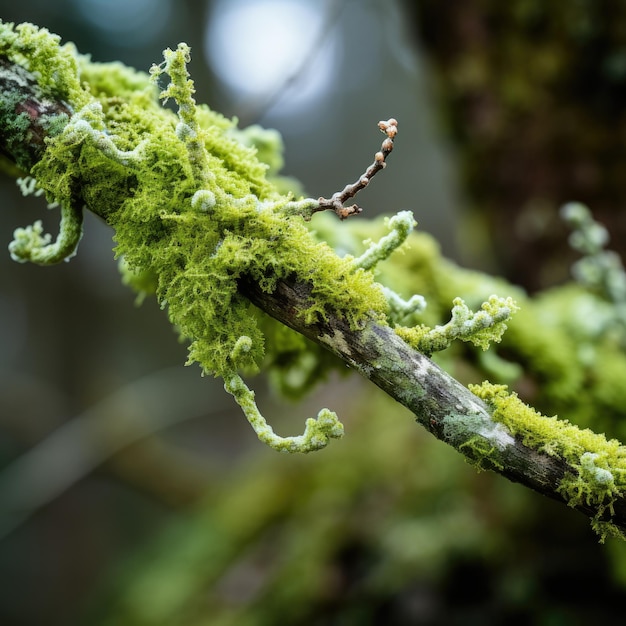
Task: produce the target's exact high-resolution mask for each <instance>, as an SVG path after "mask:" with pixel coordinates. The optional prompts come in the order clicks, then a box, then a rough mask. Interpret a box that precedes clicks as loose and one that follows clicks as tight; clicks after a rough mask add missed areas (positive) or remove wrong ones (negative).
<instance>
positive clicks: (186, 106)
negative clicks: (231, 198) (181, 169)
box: [150, 43, 209, 187]
mask: <svg viewBox="0 0 626 626" xmlns="http://www.w3.org/2000/svg"><path fill="white" fill-rule="evenodd" d="M163 57H164V61H163V63H161V64H160V65H153V66H152V68H151V69H150V75H151V76H152V78H153V80H155V81H157V80H158V78H159V77H160V76H161V75H162V74H168V75H169V77H170V79H171V82H170V83H169V85H168V86H167V88H166V89H164V90H163V91H162V92H161V94H160V98H162V99H163V101H164V102H167V100H168V99H169V98H172V99H173V100H174V101H175V102H176V104H177V106H178V117H179V119H180V121H179V123H178V124H177V126H176V136H177V137H178V138H179V139H180V140H181V141H182V142H183V143H184V144H185V145H186V147H187V151H188V153H189V162H190V164H191V167H192V171H193V175H194V178H195V180H196V183H197V184H198V185H199V186H200V187H203V186H204V185H206V183H207V181H208V178H209V167H208V162H207V156H206V152H205V146H204V143H203V141H202V137H201V128H200V125H199V124H198V119H197V115H196V110H197V109H196V101H195V100H194V98H193V94H194V93H195V88H194V84H193V81H192V80H191V79H190V78H189V72H188V71H187V64H188V63H189V62H190V61H191V49H190V48H189V46H188V45H187V44H185V43H180V44H178V48H177V49H176V50H171V49H170V48H167V49H166V50H164V52H163Z"/></svg>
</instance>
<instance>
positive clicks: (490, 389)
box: [469, 382, 626, 538]
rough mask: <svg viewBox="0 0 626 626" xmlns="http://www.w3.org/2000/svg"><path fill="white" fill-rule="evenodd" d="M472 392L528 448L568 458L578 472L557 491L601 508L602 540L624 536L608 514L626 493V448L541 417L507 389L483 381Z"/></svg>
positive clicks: (571, 502) (572, 500)
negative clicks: (612, 535)
mask: <svg viewBox="0 0 626 626" xmlns="http://www.w3.org/2000/svg"><path fill="white" fill-rule="evenodd" d="M469 388H470V391H472V393H474V394H475V395H477V396H478V397H479V398H482V399H483V400H484V401H485V402H487V404H488V405H489V406H490V407H491V409H492V411H493V413H492V415H493V419H494V420H495V421H497V422H499V423H501V424H504V425H505V426H506V427H507V429H508V430H509V431H510V432H511V433H512V434H513V435H514V436H516V437H519V438H520V439H521V441H522V443H523V444H524V445H526V446H528V447H530V448H533V449H535V450H539V451H540V452H545V453H547V454H549V455H551V456H558V457H560V458H562V459H564V460H565V461H566V462H567V463H568V464H569V465H570V466H571V467H572V468H573V469H574V473H570V474H568V475H567V476H566V477H565V478H564V479H563V480H562V481H561V484H560V485H559V486H558V492H559V493H561V494H562V495H563V496H564V497H565V498H566V500H567V501H568V504H569V505H570V506H577V505H579V504H587V505H590V506H595V507H597V514H596V516H595V517H594V519H593V527H594V529H595V530H597V531H599V532H600V533H601V537H602V538H604V536H605V535H606V534H607V532H609V533H612V534H616V533H617V534H619V531H618V530H617V529H616V528H615V527H614V526H611V524H610V522H609V523H607V520H606V516H607V515H609V516H610V515H612V514H613V503H614V502H615V500H616V499H617V498H621V497H623V495H624V492H625V491H626V446H623V445H622V444H621V443H620V442H619V441H617V440H616V439H607V438H606V437H605V436H604V435H601V434H597V433H594V432H593V431H591V430H589V429H586V428H585V429H581V428H578V427H577V426H575V425H574V424H571V423H570V422H568V421H567V420H559V419H557V418H556V417H546V416H545V415H542V414H541V413H539V412H538V411H536V410H535V409H533V408H531V407H529V406H528V405H527V404H525V403H524V402H522V401H521V400H520V399H519V398H518V396H517V394H515V393H509V392H508V390H507V387H506V385H493V384H491V383H489V382H483V383H482V384H481V385H470V386H469Z"/></svg>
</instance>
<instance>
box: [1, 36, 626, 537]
mask: <svg viewBox="0 0 626 626" xmlns="http://www.w3.org/2000/svg"><path fill="white" fill-rule="evenodd" d="M33 28H34V27H30V26H28V27H23V28H22V29H21V30H19V27H18V28H17V29H13V28H12V27H11V26H10V25H9V26H7V25H3V32H2V37H0V64H1V67H2V76H0V80H2V81H3V82H2V84H3V85H8V86H9V87H10V88H8V89H7V91H6V92H3V93H2V96H1V97H0V113H1V114H2V117H1V118H0V150H1V151H2V153H3V154H4V155H5V156H6V157H7V158H9V159H11V160H12V161H13V162H14V163H17V164H18V166H19V167H20V168H21V169H22V170H25V171H27V172H29V173H31V174H32V175H34V176H35V178H36V179H37V182H38V185H41V188H42V189H44V190H45V192H46V195H47V197H48V199H49V200H50V201H58V202H59V203H60V204H61V206H62V207H74V209H72V210H73V211H74V212H76V211H79V210H80V208H81V207H82V206H83V205H84V206H86V207H87V208H88V209H90V210H92V211H94V212H95V213H97V214H98V215H100V216H101V217H102V218H103V219H105V220H106V221H107V222H108V223H109V224H110V225H111V226H113V228H115V229H116V237H117V239H118V244H119V245H118V253H119V254H121V255H123V257H124V262H125V267H126V268H127V272H128V275H129V276H133V275H136V276H138V281H139V280H140V281H141V283H142V284H145V285H151V287H150V288H153V289H155V291H156V293H157V297H158V298H159V299H160V301H161V303H162V305H163V306H164V307H167V309H168V313H169V315H170V318H171V319H172V321H173V322H175V323H176V325H177V326H178V327H179V328H180V331H181V333H182V334H183V335H184V336H185V337H188V338H190V339H191V342H192V343H191V348H190V360H195V361H198V362H199V363H201V364H202V366H203V368H204V369H205V370H206V371H209V372H212V373H214V374H217V375H220V376H222V377H223V378H224V380H225V381H226V388H227V390H228V391H229V392H230V393H232V394H233V395H234V396H235V398H236V400H237V402H238V403H239V404H240V405H241V406H242V408H243V409H244V412H245V413H246V415H247V417H248V419H249V420H250V421H251V423H252V424H253V426H254V427H255V430H256V431H257V433H258V434H259V436H260V437H261V438H264V439H267V440H268V441H270V440H271V441H270V443H272V442H273V443H275V444H276V447H279V448H281V449H288V450H291V449H315V448H318V447H322V446H323V445H325V443H326V441H327V440H328V438H329V437H337V436H340V434H341V432H340V431H341V426H340V424H339V423H338V422H337V421H336V418H335V417H334V415H333V414H332V413H331V412H330V411H327V410H324V411H322V412H321V413H320V415H319V416H318V420H317V421H315V420H309V421H308V422H307V430H306V431H305V433H304V435H303V436H301V438H297V437H296V438H286V439H281V438H278V439H275V435H274V434H273V432H272V431H271V429H270V428H269V427H268V426H267V424H266V423H265V421H264V420H263V418H262V416H261V415H260V413H259V412H258V409H257V408H256V405H255V404H254V394H253V392H251V391H250V390H249V389H248V387H247V386H246V385H245V383H244V382H243V379H242V378H241V376H240V375H239V374H238V372H239V371H240V370H242V369H243V370H254V369H258V368H259V367H260V363H261V360H262V358H263V338H262V334H261V331H260V329H259V328H258V325H257V321H256V317H254V316H251V314H250V303H252V304H254V305H256V306H257V307H258V308H259V309H261V310H262V311H264V312H265V313H267V314H268V315H269V316H271V318H273V319H275V320H278V321H279V322H280V323H281V324H283V325H285V326H287V327H289V328H291V329H293V330H295V331H297V333H299V334H301V335H302V336H304V337H306V338H308V339H310V340H311V341H312V342H314V344H317V345H318V346H321V347H323V348H324V349H325V350H327V351H329V352H331V353H332V354H333V355H335V356H336V357H338V358H339V359H341V361H342V362H343V363H345V364H347V365H348V366H349V367H351V368H352V369H355V370H357V371H358V372H360V373H361V374H362V375H363V376H365V377H366V378H368V379H369V380H371V381H372V382H374V383H375V384H376V385H378V386H379V387H380V388H381V389H383V390H384V391H385V392H386V393H387V394H389V395H390V396H391V397H393V398H395V399H396V400H397V401H398V402H400V403H401V404H403V405H404V406H406V407H407V408H409V409H410V410H411V411H412V412H413V413H414V414H415V415H416V417H417V420H418V421H419V422H420V423H421V424H422V425H423V426H424V427H425V428H426V429H427V430H429V431H430V432H431V433H433V434H434V435H435V436H436V437H438V438H439V439H441V440H443V441H445V442H446V443H448V444H450V445H452V446H453V447H454V448H456V449H457V450H459V451H460V452H461V453H463V454H464V455H465V456H466V457H467V458H468V459H469V460H470V461H472V462H473V463H475V464H476V465H477V466H478V467H480V468H484V469H491V470H494V471H496V472H498V473H500V474H502V475H504V476H506V477H507V478H509V479H511V480H513V481H516V482H520V483H522V484H524V485H526V486H528V487H530V488H532V489H534V490H536V491H539V492H540V493H543V494H545V495H548V496H550V497H552V498H556V499H558V500H561V501H563V502H566V503H568V504H569V505H570V506H573V507H574V508H576V509H578V510H580V511H582V512H584V513H585V514H587V515H588V516H590V517H591V518H592V520H593V521H594V525H595V527H596V528H597V529H598V530H599V531H600V532H601V533H605V532H607V531H615V532H618V533H620V532H626V461H625V459H626V448H624V447H623V446H621V445H620V444H619V443H618V442H615V441H607V440H606V438H604V437H603V436H601V435H595V434H594V433H591V432H590V431H583V430H580V429H576V428H575V427H573V426H570V425H568V427H564V426H563V424H564V423H563V422H559V421H558V420H554V419H552V418H546V417H544V416H541V415H539V414H538V413H536V412H534V411H532V409H530V408H528V407H526V406H525V405H523V404H522V403H521V402H520V401H519V400H518V399H517V398H516V396H514V395H511V394H508V393H507V392H506V391H505V390H504V389H503V388H501V387H493V386H492V387H490V386H488V385H483V386H482V387H476V388H474V391H475V393H472V391H470V390H469V389H467V388H466V387H464V386H463V385H462V384H460V383H459V382H458V381H456V380H455V379H454V378H453V377H451V376H450V375H449V374H447V373H446V372H444V371H443V370H442V369H441V368H440V367H438V366H437V365H436V364H435V363H433V362H432V361H431V360H430V359H428V358H427V357H426V356H425V355H424V354H422V353H421V352H419V351H418V350H416V349H414V348H413V347H411V345H410V343H411V342H407V341H405V340H404V339H403V338H402V337H401V336H400V335H401V334H402V333H398V332H396V331H395V330H394V328H392V327H391V326H390V325H389V322H390V321H392V322H393V321H395V320H394V315H395V316H396V318H397V319H400V318H401V317H402V316H407V315H411V314H413V313H415V312H417V311H420V310H421V309H423V304H424V303H423V300H422V299H420V298H419V297H415V296H414V297H413V298H411V299H409V300H408V301H404V300H403V299H402V298H400V297H399V296H397V295H394V297H392V298H385V290H384V289H383V288H381V286H380V285H378V284H377V283H375V281H374V279H373V274H372V272H371V271H369V270H370V268H372V267H373V266H374V265H376V263H377V262H378V261H380V260H382V259H384V258H386V256H388V255H389V254H390V253H391V252H392V251H393V250H394V249H395V248H396V247H397V246H398V245H400V243H402V241H404V239H405V238H406V237H407V235H408V232H409V231H410V230H411V228H412V227H413V220H412V216H411V217H410V218H409V216H408V215H403V214H400V215H399V216H398V217H397V218H395V219H396V221H395V222H393V223H392V222H390V227H391V228H392V233H390V234H389V235H388V236H386V237H383V239H381V240H380V241H379V243H378V244H373V245H372V246H370V248H369V250H368V251H366V252H365V253H364V254H363V255H361V256H360V257H358V258H356V259H354V258H352V257H346V258H343V259H340V258H339V257H337V256H336V255H335V254H334V253H333V252H332V250H331V249H330V248H329V247H328V246H325V245H324V244H318V243H313V241H312V238H311V237H310V235H309V234H308V231H307V230H306V229H305V228H304V226H303V225H302V219H301V217H310V216H311V215H312V213H315V212H316V211H317V210H323V209H325V208H331V209H332V210H334V211H335V212H336V213H337V214H338V215H339V217H341V218H343V217H347V215H348V214H353V213H358V212H359V211H360V209H358V207H357V208H354V207H347V208H344V202H345V201H346V200H347V199H348V198H351V197H353V196H354V194H355V193H357V192H358V191H359V190H360V189H362V188H363V187H365V185H367V184H368V182H369V180H370V179H371V176H373V175H374V174H375V173H376V172H378V171H380V170H381V169H382V168H383V166H384V164H385V159H386V157H387V156H388V154H389V153H390V151H391V149H392V147H393V139H394V137H395V135H396V133H397V122H396V121H395V120H393V119H392V120H388V121H387V122H383V123H382V126H381V130H383V132H384V133H385V134H386V135H387V138H386V139H385V141H384V143H383V146H382V150H381V152H379V153H377V154H376V157H375V161H374V163H373V165H372V166H370V168H368V170H367V171H366V174H365V175H364V176H362V177H360V178H359V180H358V181H357V182H356V183H354V184H352V185H348V186H347V187H346V188H345V189H344V190H343V191H341V192H338V193H337V194H334V195H333V196H332V197H331V199H330V200H324V199H320V200H318V201H307V204H306V207H307V208H306V210H307V211H309V214H308V215H304V214H302V213H301V214H300V217H298V216H297V213H298V211H297V210H295V209H294V207H297V206H298V202H300V201H294V200H293V199H291V198H286V197H284V196H280V195H279V194H277V192H276V190H275V188H274V187H273V186H272V184H271V183H270V182H268V181H267V180H266V178H265V169H266V168H264V167H263V165H262V164H260V163H259V162H258V161H257V160H256V159H255V157H254V153H253V152H252V151H250V150H249V149H247V148H245V147H244V146H242V145H241V144H240V143H239V142H237V141H236V139H234V138H232V136H229V135H228V129H229V128H230V124H229V123H228V122H227V121H225V120H224V119H223V118H221V117H219V116H217V115H216V114H214V113H213V112H211V111H209V110H208V109H207V108H205V107H201V106H196V105H195V102H194V101H193V98H192V94H193V86H192V84H190V82H189V80H188V76H187V73H186V68H185V62H186V60H187V59H188V55H189V50H188V48H187V47H186V46H181V47H179V49H178V50H177V51H175V52H172V51H168V52H167V53H166V62H165V64H164V65H162V66H158V67H157V68H156V69H154V70H153V74H154V75H155V77H158V76H159V75H161V74H164V73H167V74H169V76H170V78H171V80H172V83H171V84H170V86H169V87H167V88H166V89H165V90H164V91H163V92H162V96H163V97H172V98H174V99H175V100H176V103H177V104H178V107H179V112H178V118H176V117H174V118H173V117H172V115H171V112H169V111H166V110H163V109H159V108H157V107H155V105H154V101H155V100H156V96H157V95H158V94H155V90H154V87H153V84H151V83H150V80H149V79H147V78H144V77H142V76H140V75H138V74H129V73H125V74H124V75H123V77H121V76H118V79H119V80H118V83H117V84H115V73H116V72H118V71H119V68H111V67H110V68H108V71H107V72H102V71H101V72H100V73H99V74H96V73H94V74H92V75H90V74H89V72H90V71H95V70H93V68H91V67H90V66H89V64H88V62H87V61H86V60H84V59H83V60H82V61H81V59H80V58H78V57H76V55H75V51H74V50H73V49H70V48H62V47H59V46H58V41H57V40H54V38H53V41H52V43H51V40H50V37H51V36H49V35H48V38H46V37H44V36H42V35H41V32H42V31H37V30H33ZM20 36H22V38H23V41H22V42H21V43H19V42H18V43H19V45H18V43H16V41H17V40H19V39H20ZM39 40H42V41H43V43H41V45H40V47H39V48H37V44H36V42H37V41H39ZM55 41H56V46H57V47H56V57H54V50H55V47H54V46H55V44H54V42H55ZM35 49H37V50H44V51H46V55H43V56H42V54H39V56H37V54H35V53H34V52H33V50H35ZM29 51H30V52H29ZM31 52H32V53H33V54H32V58H31V57H30V56H29V54H30V53H31ZM50 56H52V57H54V58H55V59H56V61H55V62H54V63H51V62H50ZM72 59H78V60H74V61H72ZM29 61H32V63H30V62H29ZM80 63H83V64H82V65H81V71H82V75H81V79H83V82H82V84H83V85H86V87H85V88H84V90H83V91H81V88H80V87H79V85H80V84H81V82H80V81H79V80H78V74H77V72H76V71H75V69H76V66H77V65H80ZM42 64H45V67H46V69H45V71H44V70H41V71H40V69H39V68H41V67H42ZM50 68H52V69H50ZM72 68H73V69H72ZM55 72H56V73H55ZM72 72H73V73H72ZM112 75H113V79H111V76H112ZM36 76H38V77H39V78H36ZM54 78H56V81H55V80H54ZM90 80H91V81H92V83H93V90H94V92H97V93H99V94H104V95H100V96H99V97H100V100H99V101H97V102H96V101H95V100H94V97H93V96H91V95H90V93H89V91H88V89H89V81H90ZM106 80H112V81H113V84H107V83H105V81H106ZM107 93H108V94H109V97H107V96H106V94H107ZM64 98H65V99H66V100H67V102H66V101H65V100H64ZM124 98H125V104H124V105H122V104H121V102H122V101H124ZM99 102H101V105H102V106H100V107H99V106H97V105H98V103H99ZM50 111H53V112H54V113H50ZM75 111H76V112H77V113H76V112H75ZM25 112H27V114H26V115H24V113H25ZM137 112H139V113H140V115H138V114H137ZM133 114H134V115H135V122H134V125H131V124H129V123H128V119H130V118H131V117H132V115H133ZM51 116H52V117H54V119H51ZM44 117H45V119H44ZM302 206H304V205H300V207H302ZM316 206H317V208H315V207H316ZM355 206H356V205H355ZM357 209H358V210H357ZM344 211H347V213H344ZM68 219H69V218H68ZM62 230H63V229H62ZM33 234H37V233H34V231H33ZM65 234H67V233H65ZM31 238H32V237H31ZM18 239H19V236H18ZM70 239H72V237H70ZM73 239H76V237H73ZM41 240H43V238H42V237H41V236H40V233H39V238H37V237H35V241H34V242H31V243H34V247H35V248H38V249H41V248H42V241H41ZM27 243H28V242H27ZM44 243H46V244H47V242H46V241H44ZM23 247H24V246H22V247H20V248H19V254H18V256H19V257H20V258H23V257H25V256H27V251H26V250H25V249H22V248H23ZM61 247H63V246H61ZM63 249H64V251H65V248H63ZM14 252H16V250H14ZM57 252H58V251H57ZM53 256H55V255H53ZM56 256H63V255H61V254H58V255H56ZM56 256H55V258H56ZM146 273H148V274H151V275H152V276H153V278H152V279H147V278H146ZM129 280H130V281H131V282H132V280H133V279H132V278H129ZM388 300H390V301H391V302H388ZM455 306H456V307H457V308H458V311H457V315H456V318H454V319H453V321H452V322H451V324H449V325H448V330H449V331H450V332H452V334H455V333H456V335H458V336H463V338H466V339H469V340H470V341H472V337H473V336H474V335H473V333H474V332H475V331H480V332H483V331H484V330H485V328H490V329H492V330H493V332H494V333H495V335H490V336H489V337H488V338H489V339H490V340H494V339H495V340H497V339H499V336H500V334H501V331H502V330H503V328H504V327H503V324H504V322H505V321H506V320H507V319H508V316H509V314H510V313H511V311H512V310H513V309H514V307H515V305H514V304H513V303H512V301H509V300H505V299H501V300H499V299H494V300H491V299H490V301H489V302H488V303H487V304H486V305H485V306H486V307H487V308H485V307H483V311H482V312H481V311H479V312H478V313H475V314H474V313H472V312H471V311H470V309H469V308H468V307H466V306H465V305H464V303H461V302H457V303H456V304H455ZM507 307H508V309H509V310H508V312H505V311H504V309H505V308H507ZM442 329H443V330H441V332H444V333H445V332H446V331H445V328H444V327H442ZM431 334H432V333H431ZM435 334H437V337H439V334H440V331H438V330H436V333H435ZM448 334H450V333H448ZM244 337H245V338H246V347H247V349H246V350H243V349H241V347H242V343H241V340H242V338H244ZM485 337H486V336H483V335H480V336H478V335H476V336H474V338H475V339H476V341H478V343H479V344H480V345H481V346H482V345H483V343H484V341H483V340H484V339H485ZM431 339H432V337H431ZM418 343H419V342H418ZM570 429H573V430H570Z"/></svg>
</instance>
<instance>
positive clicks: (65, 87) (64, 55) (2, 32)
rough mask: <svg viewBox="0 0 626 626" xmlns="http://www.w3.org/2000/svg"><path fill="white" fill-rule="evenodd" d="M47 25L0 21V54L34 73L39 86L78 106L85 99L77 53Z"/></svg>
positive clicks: (82, 103)
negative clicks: (39, 26) (63, 43)
mask: <svg viewBox="0 0 626 626" xmlns="http://www.w3.org/2000/svg"><path fill="white" fill-rule="evenodd" d="M60 41H61V38H60V37H59V36H58V35H53V34H52V33H50V31H48V30H47V29H46V28H38V27H37V26H35V25H34V24H29V23H23V24H18V25H17V26H16V25H15V24H12V23H0V54H2V55H3V56H7V57H9V58H11V59H14V60H15V61H16V62H17V63H19V64H20V65H21V66H22V67H25V68H26V69H27V70H29V71H30V72H32V73H33V74H35V76H37V82H38V84H39V86H40V87H42V88H43V89H45V90H46V91H48V92H49V93H51V94H53V95H54V96H60V97H61V98H63V99H64V100H66V101H67V102H71V103H72V104H73V105H74V106H75V108H80V107H82V106H84V105H85V104H86V103H87V102H88V96H87V93H86V92H85V90H84V89H83V87H82V85H81V81H80V77H79V74H78V55H77V53H76V48H75V47H74V45H73V44H71V43H67V44H65V45H63V46H61V45H60Z"/></svg>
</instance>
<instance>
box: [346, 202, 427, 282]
mask: <svg viewBox="0 0 626 626" xmlns="http://www.w3.org/2000/svg"><path fill="white" fill-rule="evenodd" d="M385 225H386V226H387V227H388V228H389V230H390V231H391V232H390V233H389V234H388V235H385V236H384V237H382V238H381V239H380V240H379V241H377V242H376V243H373V242H370V245H369V248H368V249H367V250H366V251H365V252H364V253H363V254H362V255H361V256H360V257H358V258H356V259H354V261H353V263H354V267H360V268H362V269H365V270H369V269H372V268H374V267H375V266H376V265H377V264H378V263H380V261H384V260H385V259H387V258H389V256H390V255H391V253H392V252H393V251H394V250H397V249H398V248H399V247H400V246H401V245H402V244H403V243H404V242H405V241H406V239H407V237H408V236H409V235H410V234H411V232H412V231H413V228H415V226H416V225H417V222H416V221H415V219H414V218H413V213H411V211H400V212H399V213H397V214H396V215H394V216H393V217H392V218H391V219H389V218H385Z"/></svg>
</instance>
